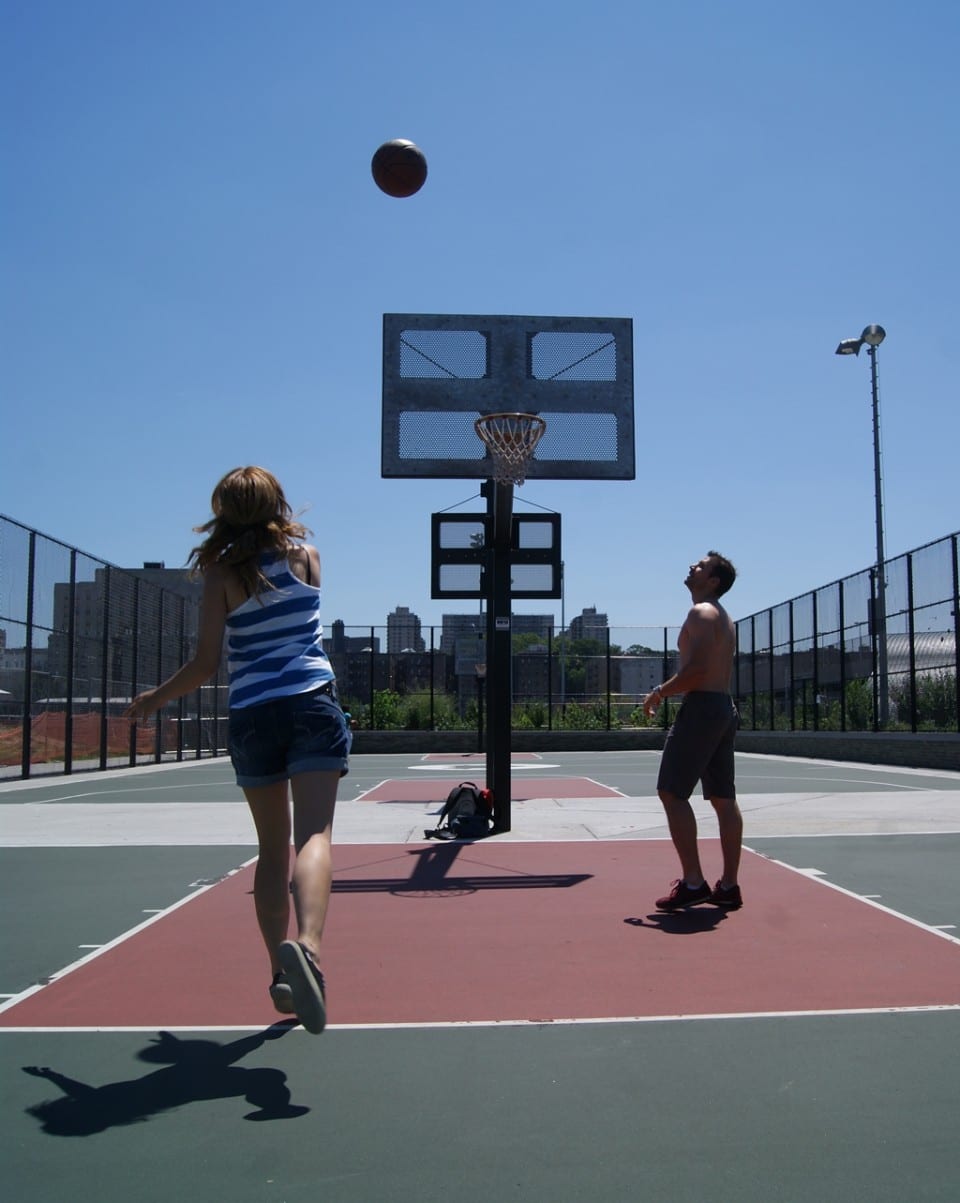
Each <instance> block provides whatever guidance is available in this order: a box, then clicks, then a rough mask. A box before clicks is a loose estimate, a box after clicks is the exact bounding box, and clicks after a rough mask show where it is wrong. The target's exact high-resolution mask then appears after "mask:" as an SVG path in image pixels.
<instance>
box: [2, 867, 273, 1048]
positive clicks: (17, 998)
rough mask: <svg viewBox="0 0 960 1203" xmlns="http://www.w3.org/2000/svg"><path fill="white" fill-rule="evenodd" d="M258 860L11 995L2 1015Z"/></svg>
mask: <svg viewBox="0 0 960 1203" xmlns="http://www.w3.org/2000/svg"><path fill="white" fill-rule="evenodd" d="M256 859H257V858H256V857H252V858H251V859H250V860H248V861H245V862H244V863H243V864H242V865H238V866H237V868H236V869H231V870H230V872H229V873H225V874H224V875H223V877H221V878H220V881H212V882H210V884H209V885H205V886H201V887H200V889H199V890H194V891H193V893H192V894H187V896H186V897H185V898H181V899H180V900H179V901H178V902H175V903H173V905H172V906H168V907H165V908H164V909H163V910H162V911H157V912H156V913H155V914H153V915H151V916H150V918H149V919H144V921H143V922H142V923H138V924H137V925H136V927H131V928H130V929H129V930H128V931H125V932H123V933H122V934H121V935H119V936H117V937H116V938H115V939H113V940H110V941H109V942H108V943H106V944H101V945H99V946H98V947H96V948H95V950H94V951H93V952H90V953H88V954H87V955H86V956H85V957H80V959H79V960H77V961H73V962H71V964H69V965H67V966H66V967H65V968H63V969H58V970H57V972H56V973H51V974H50V976H49V977H48V978H47V979H46V980H45V981H43V982H37V983H36V984H35V985H33V986H28V987H27V989H26V990H22V991H21V992H20V993H19V994H12V995H9V996H8V1000H7V1002H5V1003H0V1014H3V1012H4V1011H9V1010H10V1008H11V1007H15V1006H17V1004H18V1003H21V1002H23V1001H24V999H27V998H30V996H31V995H33V994H38V993H39V992H40V991H41V990H45V989H46V988H47V986H49V985H51V984H52V983H53V982H58V981H60V979H61V978H63V977H66V976H67V974H68V973H74V972H75V971H76V970H77V969H80V968H82V967H83V966H84V965H89V963H90V962H91V961H94V960H96V958H97V957H101V956H103V954H104V953H106V952H109V951H110V950H111V949H112V948H117V947H119V946H120V945H121V944H124V943H126V941H127V940H129V939H131V938H132V937H133V936H136V935H138V934H139V933H140V932H142V931H144V930H145V929H146V928H148V927H151V926H152V925H153V924H154V923H159V921H160V920H161V919H162V918H164V916H165V915H170V914H172V913H173V912H174V911H178V910H179V909H180V907H182V906H185V905H186V904H187V903H188V902H192V901H193V899H194V898H199V897H200V895H201V894H205V893H206V892H207V890H212V889H213V887H214V886H217V885H219V884H220V882H222V881H226V880H227V878H228V877H233V876H235V875H236V874H237V873H239V872H240V871H241V870H243V869H245V868H247V866H248V865H252V864H255V863H256ZM80 947H81V948H82V947H89V946H85V945H80ZM0 997H2V996H0ZM8 1030H9V1031H13V1030H14V1029H12V1028H11V1029H8ZM38 1030H42V1029H38ZM51 1030H54V1029H51ZM63 1030H64V1031H71V1030H72V1029H70V1028H65V1029H63ZM78 1030H81V1029H78ZM91 1030H92V1031H97V1030H99V1029H96V1028H94V1029H91ZM104 1030H106V1029H104Z"/></svg>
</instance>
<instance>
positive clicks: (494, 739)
mask: <svg viewBox="0 0 960 1203" xmlns="http://www.w3.org/2000/svg"><path fill="white" fill-rule="evenodd" d="M481 493H483V494H484V495H485V496H486V498H487V514H488V517H489V525H490V526H491V527H492V538H491V547H490V549H489V554H488V561H487V562H488V564H489V568H490V571H489V572H488V573H487V574H486V575H487V578H488V579H487V657H488V658H487V731H488V741H487V742H488V748H487V788H488V789H490V790H491V791H492V792H493V829H494V831H495V832H503V831H509V830H510V823H511V814H510V810H511V806H510V802H511V799H510V752H511V746H510V745H511V726H512V708H513V707H512V700H513V698H512V695H513V686H512V680H511V671H512V667H513V664H512V661H513V656H512V651H513V648H512V638H511V598H512V582H511V579H510V567H511V566H510V544H511V532H512V524H513V485H512V484H506V485H503V484H499V483H497V482H496V481H487V482H485V484H484V485H483V486H482V488H481Z"/></svg>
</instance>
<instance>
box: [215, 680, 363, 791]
mask: <svg viewBox="0 0 960 1203" xmlns="http://www.w3.org/2000/svg"><path fill="white" fill-rule="evenodd" d="M352 742H353V734H352V732H351V731H350V728H349V727H348V726H347V720H346V718H345V717H344V714H343V711H342V710H341V709H340V706H339V705H338V703H337V695H336V688H335V687H334V686H333V684H332V683H331V684H329V685H324V686H323V687H322V688H321V689H314V690H313V691H312V692H311V693H295V694H291V695H290V696H289V697H284V698H272V699H271V700H270V701H268V702H261V703H260V704H259V705H257V706H244V707H241V708H240V709H238V710H231V711H230V735H229V747H230V759H231V760H232V761H233V768H234V772H235V773H236V774H237V785H239V786H257V785H273V784H275V783H276V782H278V781H286V780H287V779H288V778H290V777H294V776H296V774H297V773H313V772H338V773H339V774H340V776H341V777H343V776H345V775H346V773H347V769H348V767H349V756H350V745H351V743H352Z"/></svg>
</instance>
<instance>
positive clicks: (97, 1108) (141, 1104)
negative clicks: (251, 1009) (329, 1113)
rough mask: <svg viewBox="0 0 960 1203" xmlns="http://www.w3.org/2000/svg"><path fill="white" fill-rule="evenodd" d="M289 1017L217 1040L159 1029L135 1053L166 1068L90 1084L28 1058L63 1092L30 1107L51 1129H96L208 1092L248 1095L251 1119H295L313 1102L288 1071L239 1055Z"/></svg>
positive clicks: (279, 1029)
mask: <svg viewBox="0 0 960 1203" xmlns="http://www.w3.org/2000/svg"><path fill="white" fill-rule="evenodd" d="M292 1026H294V1025H293V1024H291V1023H287V1022H285V1023H276V1024H272V1025H271V1026H270V1027H269V1028H266V1029H265V1030H264V1031H262V1032H258V1033H256V1034H255V1035H253V1036H245V1037H244V1038H243V1039H242V1040H234V1041H232V1042H231V1043H229V1044H218V1043H217V1042H216V1041H215V1040H181V1039H180V1038H179V1037H177V1036H174V1035H173V1034H172V1033H171V1032H159V1033H158V1034H157V1035H156V1036H155V1037H153V1038H151V1043H149V1044H147V1045H146V1046H145V1047H144V1048H142V1049H141V1050H140V1051H139V1052H138V1053H137V1058H138V1060H140V1061H147V1062H159V1063H160V1064H161V1065H163V1068H162V1069H158V1070H155V1071H154V1072H153V1073H149V1074H146V1075H145V1076H144V1077H141V1078H132V1079H129V1080H127V1081H123V1082H108V1083H106V1084H105V1085H103V1086H91V1085H89V1084H88V1083H86V1082H78V1081H76V1080H75V1079H74V1078H69V1077H67V1075H66V1074H62V1073H59V1072H58V1071H57V1070H55V1069H51V1068H49V1067H48V1066H36V1065H24V1066H23V1072H24V1073H27V1074H30V1075H31V1076H32V1077H35V1078H45V1079H46V1080H47V1081H48V1082H52V1083H53V1084H54V1085H55V1086H59V1088H60V1089H61V1090H62V1091H63V1094H62V1095H61V1096H60V1097H59V1098H55V1099H48V1100H46V1101H45V1102H42V1103H36V1104H34V1105H33V1106H32V1107H27V1108H26V1112H27V1114H28V1115H32V1116H33V1117H34V1118H35V1119H37V1120H39V1121H40V1124H41V1126H42V1129H43V1131H44V1132H46V1133H48V1134H49V1135H51V1136H95V1135H96V1134H97V1133H99V1132H105V1131H107V1129H109V1128H119V1127H125V1126H126V1125H128V1124H137V1123H143V1122H145V1121H146V1120H149V1119H151V1118H153V1117H154V1116H156V1115H161V1114H162V1113H163V1112H165V1111H174V1110H176V1109H178V1108H180V1107H183V1106H186V1105H187V1104H188V1103H196V1102H200V1101H201V1100H202V1101H206V1100H210V1099H231V1098H242V1099H245V1100H246V1101H247V1102H248V1103H250V1104H252V1105H253V1106H254V1107H255V1108H256V1110H254V1111H250V1112H248V1113H247V1114H246V1115H245V1116H244V1117H243V1118H244V1119H248V1120H275V1119H295V1118H296V1117H298V1116H301V1115H306V1114H307V1112H308V1111H309V1110H310V1108H309V1107H297V1106H294V1105H293V1104H292V1103H291V1101H290V1091H289V1089H288V1088H287V1075H286V1074H285V1073H283V1072H282V1071H281V1070H279V1069H271V1068H256V1069H244V1068H243V1067H242V1066H239V1065H237V1062H238V1061H240V1060H241V1059H242V1058H243V1057H245V1056H246V1055H247V1054H248V1053H251V1052H253V1051H254V1050H255V1049H258V1048H260V1046H261V1045H263V1044H264V1043H265V1042H266V1041H268V1040H277V1039H279V1038H280V1037H281V1036H284V1035H285V1034H286V1033H287V1032H288V1031H289V1030H290V1028H291V1027H292Z"/></svg>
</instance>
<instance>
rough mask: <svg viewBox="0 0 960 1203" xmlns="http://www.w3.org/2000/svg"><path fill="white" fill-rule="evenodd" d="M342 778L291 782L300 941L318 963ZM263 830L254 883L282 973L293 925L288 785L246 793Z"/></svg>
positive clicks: (312, 776)
mask: <svg viewBox="0 0 960 1203" xmlns="http://www.w3.org/2000/svg"><path fill="white" fill-rule="evenodd" d="M339 783H340V774H339V772H337V771H334V772H312V773H298V774H297V775H296V776H295V777H293V778H292V779H291V782H290V786H291V789H292V793H293V814H294V818H293V840H294V846H295V848H296V852H297V856H296V860H295V862H294V866H293V904H294V909H295V911H296V917H297V940H298V941H299V943H301V944H302V945H303V946H304V947H305V948H306V949H307V950H308V951H309V952H310V955H311V956H312V957H313V958H314V960H317V959H318V957H319V952H320V937H321V936H322V934H323V925H324V921H325V920H326V917H327V905H328V903H329V901H330V887H331V884H332V882H333V861H332V850H331V842H332V836H333V812H334V807H335V805H336V800H337V787H338V785H339ZM243 792H244V795H245V797H246V799H247V804H248V805H249V807H250V813H251V814H252V815H253V822H254V825H255V827H256V829H257V841H258V843H259V845H260V854H259V856H258V858H257V868H256V871H255V873H254V879H253V897H254V903H255V905H256V911H257V922H258V923H259V925H260V934H261V935H262V936H263V942H264V944H265V945H266V948H267V954H268V956H269V957H270V967H271V970H272V972H273V973H277V972H278V971H279V970H280V968H281V966H280V962H279V960H278V959H277V950H278V949H279V947H280V945H281V944H282V943H283V941H284V940H286V939H287V932H288V929H289V926H290V806H289V803H288V798H287V783H286V781H279V782H277V783H275V784H274V785H261V786H255V787H248V788H246V789H244V791H243Z"/></svg>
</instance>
